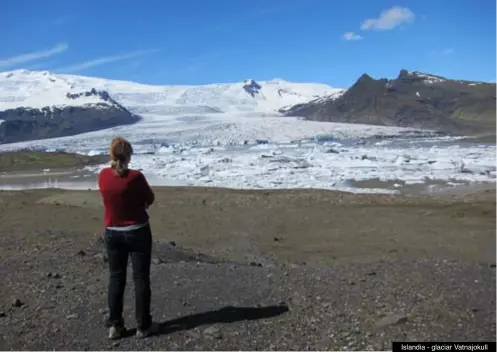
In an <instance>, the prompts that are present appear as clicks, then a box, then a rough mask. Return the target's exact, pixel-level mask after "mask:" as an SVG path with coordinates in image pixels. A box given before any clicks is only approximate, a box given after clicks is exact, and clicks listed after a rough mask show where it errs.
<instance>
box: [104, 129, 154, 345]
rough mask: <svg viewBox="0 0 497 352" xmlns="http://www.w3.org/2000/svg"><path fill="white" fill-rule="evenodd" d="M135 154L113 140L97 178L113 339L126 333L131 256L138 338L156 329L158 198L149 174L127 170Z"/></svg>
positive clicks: (125, 145) (129, 148) (116, 140)
mask: <svg viewBox="0 0 497 352" xmlns="http://www.w3.org/2000/svg"><path fill="white" fill-rule="evenodd" d="M132 154H133V148H132V147H131V144H130V143H129V142H128V141H127V140H125V139H124V138H121V137H118V138H115V139H114V140H113V141H112V143H111V146H110V157H111V161H112V163H111V166H110V167H107V168H104V169H103V170H102V171H101V172H100V174H99V178H98V186H99V189H100V194H101V195H102V200H103V204H104V217H105V221H104V222H105V245H106V249H107V255H108V258H109V271H110V280H109V291H108V304H109V310H110V316H109V320H108V325H109V326H110V328H109V338H110V339H118V338H121V337H123V335H124V331H125V327H124V319H123V315H122V312H123V300H124V289H125V287H126V270H127V266H128V257H131V264H132V267H133V281H134V285H135V314H136V322H137V332H136V335H137V336H138V337H146V336H148V335H150V334H152V333H153V332H154V331H155V329H156V325H155V324H153V323H152V317H151V315H150V300H151V290H150V263H151V254H152V232H151V230H150V225H149V223H148V214H147V208H148V207H149V206H150V205H152V203H153V202H154V198H155V197H154V193H153V191H152V189H151V188H150V186H149V184H148V182H147V180H146V179H145V176H144V175H143V174H142V173H141V172H140V171H138V170H132V169H129V168H128V164H129V162H130V160H131V155H132Z"/></svg>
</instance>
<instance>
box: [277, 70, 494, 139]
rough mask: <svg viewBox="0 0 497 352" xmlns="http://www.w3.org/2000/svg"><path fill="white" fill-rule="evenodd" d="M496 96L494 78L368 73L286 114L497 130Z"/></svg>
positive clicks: (477, 131)
mask: <svg viewBox="0 0 497 352" xmlns="http://www.w3.org/2000/svg"><path fill="white" fill-rule="evenodd" d="M495 101H496V91H495V83H482V82H470V81H461V80H454V79H448V78H445V77H442V76H439V75H435V74H430V73H423V72H419V71H413V72H410V71H408V70H406V69H402V70H400V72H399V75H398V76H397V77H396V78H394V79H390V80H389V79H386V78H382V79H374V78H372V77H371V76H369V75H368V74H366V73H365V74H363V75H361V77H359V79H358V80H357V81H356V82H355V83H354V85H352V87H350V88H349V89H348V90H347V91H346V92H345V93H344V94H343V95H341V96H339V97H338V98H329V99H326V98H323V99H318V100H315V101H311V102H309V103H305V104H299V105H295V106H293V107H291V108H290V109H287V110H286V111H284V112H283V113H284V114H285V115H286V116H299V117H304V118H306V119H309V120H318V121H330V122H349V123H362V124H372V125H387V126H399V127H412V128H421V129H430V130H436V131H440V132H444V133H450V134H480V133H489V132H492V133H495V120H496V109H495Z"/></svg>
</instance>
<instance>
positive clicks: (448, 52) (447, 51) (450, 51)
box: [443, 48, 454, 55]
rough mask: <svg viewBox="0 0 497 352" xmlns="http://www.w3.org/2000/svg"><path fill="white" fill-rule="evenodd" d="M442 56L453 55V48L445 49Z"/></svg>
mask: <svg viewBox="0 0 497 352" xmlns="http://www.w3.org/2000/svg"><path fill="white" fill-rule="evenodd" d="M443 53H444V55H450V54H453V53H454V49H453V48H447V49H445V50H444V51H443Z"/></svg>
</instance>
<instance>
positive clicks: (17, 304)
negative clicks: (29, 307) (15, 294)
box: [12, 298, 24, 308]
mask: <svg viewBox="0 0 497 352" xmlns="http://www.w3.org/2000/svg"><path fill="white" fill-rule="evenodd" d="M23 305H24V302H23V301H21V300H20V299H19V298H16V299H15V300H14V301H13V302H12V306H13V307H17V308H19V307H22V306H23Z"/></svg>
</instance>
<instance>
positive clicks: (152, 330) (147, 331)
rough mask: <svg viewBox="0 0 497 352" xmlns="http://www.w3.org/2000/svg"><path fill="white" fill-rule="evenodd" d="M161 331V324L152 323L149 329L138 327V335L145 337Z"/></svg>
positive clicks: (141, 337) (140, 337)
mask: <svg viewBox="0 0 497 352" xmlns="http://www.w3.org/2000/svg"><path fill="white" fill-rule="evenodd" d="M158 331H159V324H157V323H152V324H151V325H150V326H149V327H148V328H147V329H144V330H142V329H136V337H138V338H139V339H143V338H145V337H148V336H150V335H154V334H156V333H157V332H158Z"/></svg>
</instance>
